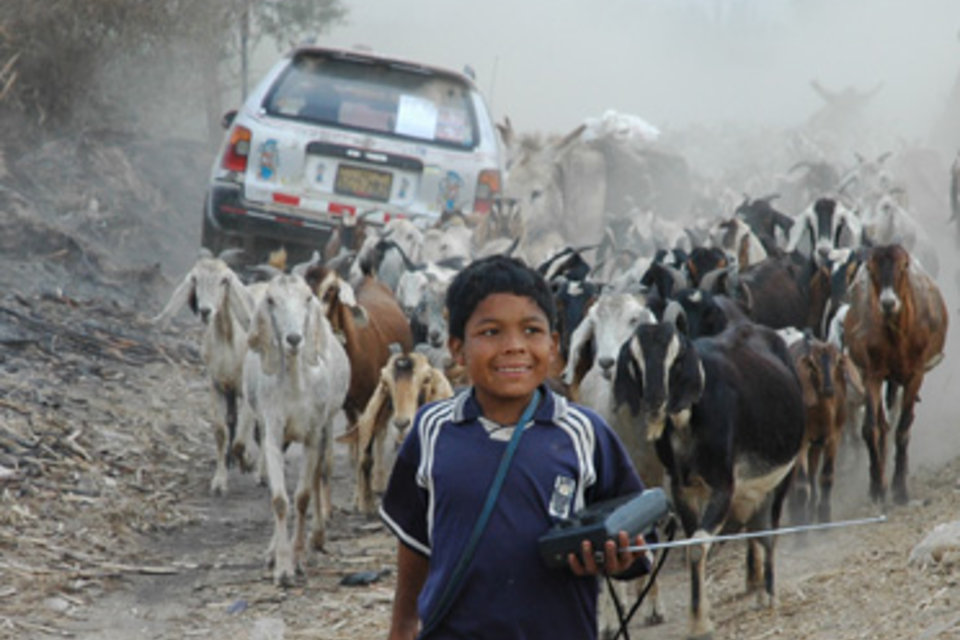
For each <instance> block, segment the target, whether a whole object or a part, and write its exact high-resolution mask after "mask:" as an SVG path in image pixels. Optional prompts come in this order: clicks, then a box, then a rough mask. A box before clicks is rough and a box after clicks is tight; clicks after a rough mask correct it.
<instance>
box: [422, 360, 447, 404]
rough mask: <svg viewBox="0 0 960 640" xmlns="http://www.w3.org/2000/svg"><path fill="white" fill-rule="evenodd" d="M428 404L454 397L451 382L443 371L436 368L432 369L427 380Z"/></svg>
mask: <svg viewBox="0 0 960 640" xmlns="http://www.w3.org/2000/svg"><path fill="white" fill-rule="evenodd" d="M426 386H427V397H426V401H427V402H433V401H435V400H444V399H446V398H449V397H451V396H452V395H453V387H452V386H450V381H449V380H447V376H445V375H444V373H443V372H442V371H440V370H439V369H437V368H435V367H430V374H429V376H428V378H427V385H426Z"/></svg>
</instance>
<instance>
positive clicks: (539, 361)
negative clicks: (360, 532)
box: [380, 256, 645, 640]
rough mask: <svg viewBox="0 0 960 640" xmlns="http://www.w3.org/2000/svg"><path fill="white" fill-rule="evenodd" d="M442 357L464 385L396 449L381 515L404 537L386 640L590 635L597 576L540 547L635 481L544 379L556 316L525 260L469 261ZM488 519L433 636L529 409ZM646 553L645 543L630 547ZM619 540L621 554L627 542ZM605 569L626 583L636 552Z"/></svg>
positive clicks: (589, 415)
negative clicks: (562, 565)
mask: <svg viewBox="0 0 960 640" xmlns="http://www.w3.org/2000/svg"><path fill="white" fill-rule="evenodd" d="M446 302H447V310H448V313H449V325H450V339H449V347H450V352H451V354H452V355H453V357H454V359H455V360H456V361H457V364H459V365H461V366H463V367H465V368H466V370H467V372H468V373H469V375H470V379H471V382H472V386H471V387H470V388H469V389H467V390H465V391H463V392H461V393H459V394H457V395H456V396H454V397H453V398H450V399H449V400H444V401H441V402H438V403H434V404H431V405H427V406H425V407H423V408H422V409H421V410H420V412H418V414H417V418H416V421H415V425H414V428H413V429H412V430H411V433H410V435H409V436H408V437H407V439H406V440H405V441H404V443H403V446H402V447H401V450H400V452H399V454H398V456H397V461H396V464H395V466H394V469H393V472H392V474H391V477H390V483H389V486H388V487H387V491H386V493H385V494H384V497H383V504H382V506H381V510H380V513H381V517H382V518H383V520H384V522H385V523H386V524H387V525H388V526H389V528H390V529H391V530H392V531H393V532H394V534H395V535H396V536H397V537H398V538H399V542H398V545H397V588H396V594H395V599H394V605H393V616H392V620H391V628H390V636H389V637H390V638H391V640H400V639H403V640H411V639H412V638H415V637H417V634H418V633H421V634H422V635H421V636H420V637H423V638H454V637H456V638H460V637H465V638H466V637H469V638H497V639H498V640H499V639H503V638H518V639H519V638H530V639H539V638H551V639H554V638H576V639H578V640H580V639H583V638H595V637H596V635H597V625H596V599H597V581H596V578H595V576H596V575H597V574H598V573H599V572H600V569H599V568H598V567H597V565H596V564H595V562H594V560H593V553H592V549H591V548H590V546H589V543H588V542H586V541H585V543H584V546H583V551H584V553H583V558H584V562H582V563H581V561H580V559H579V557H577V556H575V555H574V554H571V555H570V559H569V563H570V567H569V569H561V570H558V569H548V568H547V567H546V566H545V565H544V564H543V563H542V562H541V560H540V556H539V554H538V549H537V539H538V538H539V537H540V536H541V535H542V534H543V533H544V532H545V531H546V530H547V529H549V528H550V526H551V525H552V524H554V523H555V522H557V521H558V520H560V519H563V518H566V517H568V516H570V515H571V514H572V513H574V512H575V511H577V510H579V509H582V508H583V507H584V506H586V505H588V504H591V503H593V502H596V501H599V500H605V499H609V498H613V497H617V496H620V495H623V494H627V493H634V492H637V491H640V490H641V489H642V484H641V482H640V479H639V477H638V476H637V473H636V471H635V470H634V468H633V466H632V465H631V463H630V461H629V458H628V456H627V454H626V453H625V451H624V449H623V446H622V444H621V443H620V441H619V440H618V439H617V437H616V435H615V434H614V433H613V431H612V430H611V429H610V428H609V427H608V426H607V425H606V424H605V423H604V422H603V420H602V419H601V418H599V417H598V416H597V415H596V414H595V413H593V412H592V411H590V410H588V409H586V408H584V407H580V406H577V405H575V404H572V403H570V402H568V401H567V400H566V399H565V398H563V397H562V396H559V395H556V394H554V393H553V392H551V391H549V390H548V389H547V387H546V385H545V384H544V381H545V379H546V378H547V375H548V371H550V370H551V366H552V365H553V363H554V359H555V358H557V357H558V356H557V353H558V348H557V347H558V336H557V333H556V331H555V330H554V323H555V316H556V310H555V307H554V302H553V297H552V295H551V292H550V289H549V287H548V285H547V284H546V282H545V281H544V280H543V278H542V277H541V276H540V275H539V274H538V273H537V272H536V271H535V270H533V269H531V268H529V267H528V266H526V265H525V264H523V263H522V262H520V261H519V260H516V259H513V258H507V257H504V256H492V257H490V258H485V259H482V260H478V261H476V262H474V263H472V264H470V265H469V266H468V267H467V268H466V269H464V270H463V271H461V272H460V274H458V275H457V277H456V278H455V279H454V281H453V282H452V283H451V285H450V287H449V289H448V291H447V299H446ZM528 407H529V410H530V411H532V419H531V420H528V421H526V423H525V424H523V425H519V428H521V429H522V432H521V433H520V434H517V436H518V437H519V443H518V445H517V449H516V454H515V456H514V458H513V460H512V463H511V464H510V466H509V467H508V470H507V472H506V475H505V476H504V478H505V479H504V484H503V487H502V490H501V491H500V493H499V496H498V498H497V501H496V503H495V507H494V509H493V510H492V512H491V514H490V519H489V522H488V523H487V526H486V528H485V529H484V531H483V533H482V535H481V536H480V538H479V541H478V543H477V545H476V551H475V553H474V555H473V557H472V560H471V562H470V563H469V565H467V569H466V573H465V574H464V577H463V579H462V581H461V586H460V588H459V590H458V591H456V597H455V598H454V599H453V600H452V601H451V604H450V607H449V609H448V610H447V612H446V614H445V615H443V616H442V617H441V618H440V619H439V621H438V622H436V623H435V624H433V625H432V626H431V627H430V628H429V629H426V630H421V628H420V621H421V620H431V616H432V614H433V613H434V610H435V609H436V608H437V607H438V601H439V600H441V599H442V594H443V593H444V590H445V588H446V587H447V584H448V583H450V582H451V575H452V574H454V572H455V571H454V568H455V567H456V565H457V563H458V561H459V560H460V557H461V555H462V553H463V550H464V548H465V547H466V546H467V540H468V539H469V538H470V536H471V533H472V530H473V527H474V523H475V522H476V521H477V519H478V515H479V514H480V513H481V511H482V510H483V505H484V501H485V499H486V497H487V492H488V489H489V487H490V485H491V483H492V481H493V478H494V477H495V475H496V474H497V468H498V466H499V465H500V462H501V458H502V457H503V453H504V450H505V449H506V448H507V443H508V441H509V440H510V439H511V437H512V436H513V431H514V425H516V423H517V422H518V420H520V419H521V418H522V416H523V414H524V413H525V410H526V409H528ZM636 542H637V544H642V542H643V541H642V537H639V536H638V538H637V540H636ZM627 544H628V540H627V535H626V534H625V533H623V532H621V534H620V540H619V546H621V547H626V546H627ZM604 551H605V563H604V567H603V570H604V571H606V572H607V573H610V574H624V572H626V573H629V574H630V575H634V574H636V573H639V572H642V571H643V570H644V569H645V564H644V561H643V560H642V559H641V556H640V555H639V554H635V553H617V551H616V545H615V544H614V543H613V542H612V541H611V542H608V543H607V546H606V548H605V550H604Z"/></svg>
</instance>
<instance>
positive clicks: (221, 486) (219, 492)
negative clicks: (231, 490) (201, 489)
mask: <svg viewBox="0 0 960 640" xmlns="http://www.w3.org/2000/svg"><path fill="white" fill-rule="evenodd" d="M210 493H212V494H213V495H215V496H218V497H219V496H223V495H226V493H227V481H226V480H224V479H222V478H214V479H213V481H212V482H211V483H210Z"/></svg>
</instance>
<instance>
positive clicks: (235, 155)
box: [220, 125, 251, 173]
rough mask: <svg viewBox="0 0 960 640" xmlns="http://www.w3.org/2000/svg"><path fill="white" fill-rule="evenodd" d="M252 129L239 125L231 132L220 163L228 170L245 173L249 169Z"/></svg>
mask: <svg viewBox="0 0 960 640" xmlns="http://www.w3.org/2000/svg"><path fill="white" fill-rule="evenodd" d="M250 137H251V135H250V129H247V128H246V127H241V126H240V125H237V126H235V127H234V128H233V131H231V132H230V142H229V143H228V144H227V148H226V150H225V151H224V152H223V160H222V161H221V163H220V165H221V166H222V167H223V168H224V169H226V170H227V171H236V172H237V173H243V172H244V171H246V170H247V158H248V157H249V156H250Z"/></svg>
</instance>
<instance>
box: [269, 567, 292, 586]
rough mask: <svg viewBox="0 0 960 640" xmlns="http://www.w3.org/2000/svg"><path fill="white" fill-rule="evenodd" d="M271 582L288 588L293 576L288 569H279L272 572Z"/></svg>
mask: <svg viewBox="0 0 960 640" xmlns="http://www.w3.org/2000/svg"><path fill="white" fill-rule="evenodd" d="M273 583H274V584H275V585H276V586H278V587H280V588H282V589H289V588H290V587H292V586H293V576H291V575H290V572H288V571H281V572H280V573H276V574H274V576H273Z"/></svg>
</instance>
